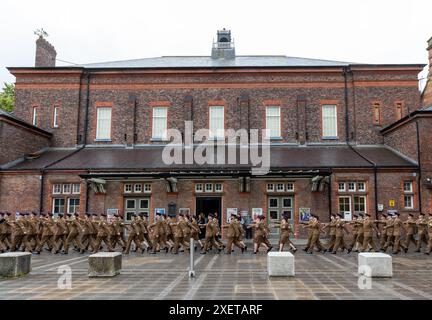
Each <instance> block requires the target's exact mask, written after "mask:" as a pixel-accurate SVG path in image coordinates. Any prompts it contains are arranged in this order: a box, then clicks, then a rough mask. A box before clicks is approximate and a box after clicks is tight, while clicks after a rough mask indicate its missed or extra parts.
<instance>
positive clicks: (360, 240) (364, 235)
mask: <svg viewBox="0 0 432 320" xmlns="http://www.w3.org/2000/svg"><path fill="white" fill-rule="evenodd" d="M302 226H303V227H304V228H307V229H308V230H309V236H308V242H307V245H306V247H305V248H304V249H303V250H304V251H306V252H307V253H310V254H311V253H312V252H313V250H314V248H317V249H318V251H322V252H323V253H324V252H327V251H329V252H331V253H333V254H336V253H337V252H338V250H339V249H340V250H342V252H343V251H344V250H345V249H346V250H347V252H348V253H350V252H351V251H354V252H365V251H379V250H380V251H382V252H387V250H389V248H392V253H393V254H398V253H399V252H401V250H404V251H405V253H406V252H408V249H409V246H410V244H413V245H414V247H415V251H416V252H421V250H422V247H423V246H424V245H425V246H426V250H425V251H424V253H425V254H430V252H431V251H432V215H429V219H427V218H426V217H425V214H424V213H420V214H419V216H418V218H417V219H415V218H414V214H412V213H410V214H409V215H408V218H407V219H406V220H405V221H402V220H401V219H400V214H399V213H398V212H393V213H389V214H385V213H381V214H380V217H379V219H378V220H375V219H372V218H371V215H370V214H368V213H366V214H359V215H357V214H354V215H353V219H352V221H345V220H343V216H342V215H341V214H338V215H336V214H333V215H331V219H330V222H329V223H320V222H319V217H318V216H312V217H311V219H310V220H309V222H308V223H305V224H302ZM348 226H350V228H348ZM323 232H328V236H329V242H328V244H323V243H321V241H320V239H319V237H320V234H321V233H323ZM345 234H346V235H351V236H352V237H350V239H349V240H347V239H345ZM374 234H376V235H377V239H378V241H379V245H377V244H376V243H375V240H374ZM403 235H405V237H404V238H403Z"/></svg>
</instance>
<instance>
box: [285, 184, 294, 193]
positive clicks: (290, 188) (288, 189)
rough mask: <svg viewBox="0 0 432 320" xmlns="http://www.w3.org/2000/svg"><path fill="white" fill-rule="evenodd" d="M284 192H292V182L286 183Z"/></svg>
mask: <svg viewBox="0 0 432 320" xmlns="http://www.w3.org/2000/svg"><path fill="white" fill-rule="evenodd" d="M286 190H287V191H294V183H293V182H288V183H287V185H286Z"/></svg>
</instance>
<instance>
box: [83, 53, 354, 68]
mask: <svg viewBox="0 0 432 320" xmlns="http://www.w3.org/2000/svg"><path fill="white" fill-rule="evenodd" d="M349 64H351V63H350V62H342V61H332V60H322V59H309V58H299V57H288V56H283V55H274V56H236V57H235V58H234V59H212V58H211V57H210V56H162V57H155V58H144V59H134V60H124V61H109V62H100V63H89V64H83V65H81V67H84V68H96V69H97V68H221V67H333V66H348V65H349Z"/></svg>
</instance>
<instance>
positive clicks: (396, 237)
mask: <svg viewBox="0 0 432 320" xmlns="http://www.w3.org/2000/svg"><path fill="white" fill-rule="evenodd" d="M399 216H400V214H399V212H395V215H394V217H393V241H394V245H393V254H398V253H399V251H400V250H399V247H402V249H404V251H405V252H407V250H408V249H407V247H405V245H404V244H403V243H402V241H401V233H402V227H403V224H402V221H401V220H400V219H399Z"/></svg>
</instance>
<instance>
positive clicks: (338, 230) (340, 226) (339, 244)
mask: <svg viewBox="0 0 432 320" xmlns="http://www.w3.org/2000/svg"><path fill="white" fill-rule="evenodd" d="M342 217H343V216H342V214H340V213H339V214H338V215H337V216H336V219H335V223H334V225H335V244H334V246H333V251H332V254H336V253H337V251H338V249H339V248H341V249H342V252H343V251H344V250H345V249H347V250H348V253H350V250H349V249H348V248H347V246H346V244H345V241H344V232H346V233H348V229H347V228H346V226H345V221H344V220H342Z"/></svg>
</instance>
